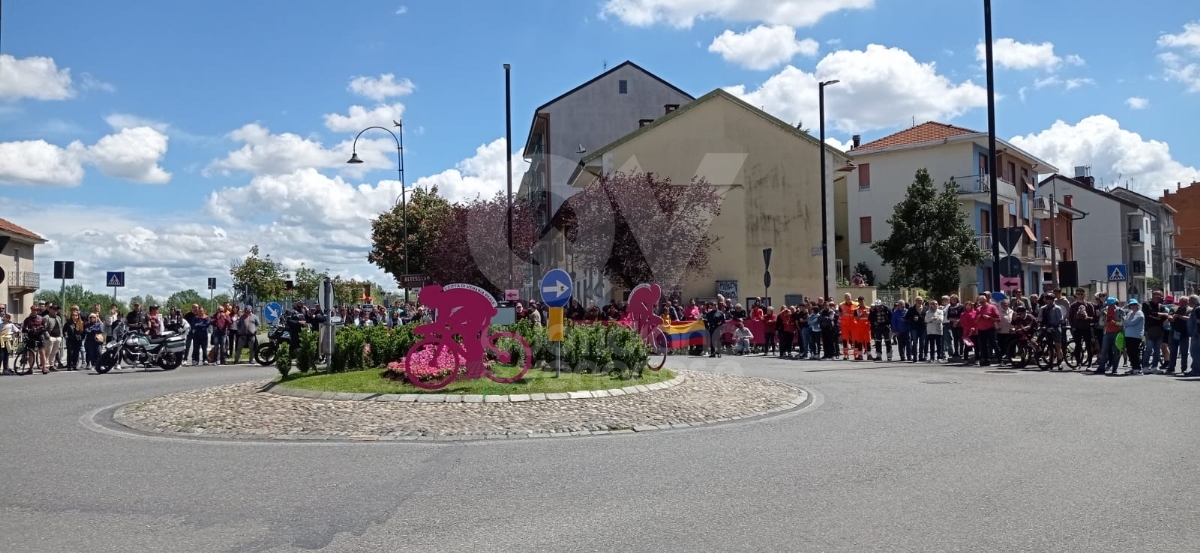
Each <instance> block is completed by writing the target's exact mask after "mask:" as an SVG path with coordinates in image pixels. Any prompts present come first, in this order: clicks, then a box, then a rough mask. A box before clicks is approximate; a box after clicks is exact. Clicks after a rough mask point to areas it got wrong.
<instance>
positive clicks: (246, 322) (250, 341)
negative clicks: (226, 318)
mask: <svg viewBox="0 0 1200 553" xmlns="http://www.w3.org/2000/svg"><path fill="white" fill-rule="evenodd" d="M259 326H260V324H259V322H258V315H255V314H254V312H253V311H251V310H250V306H246V307H245V308H244V309H242V316H241V317H238V320H237V323H236V330H235V333H236V335H237V345H236V346H235V347H234V350H233V364H234V365H237V364H238V363H241V360H242V349H243V348H250V354H249V355H248V356H247V360H248V361H251V362H253V361H254V349H255V348H256V347H257V346H258V328H259Z"/></svg>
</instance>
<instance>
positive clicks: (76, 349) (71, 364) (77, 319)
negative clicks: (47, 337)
mask: <svg viewBox="0 0 1200 553" xmlns="http://www.w3.org/2000/svg"><path fill="white" fill-rule="evenodd" d="M86 324H87V323H86V322H84V320H83V315H81V314H80V313H79V308H78V307H72V308H71V317H70V319H68V320H67V323H66V326H65V327H64V328H63V339H64V343H65V344H66V348H67V370H68V371H75V370H79V354H80V353H82V352H83V343H84V342H83V339H84V337H85V336H84V331H83V327H84V326H85V325H86ZM85 363H86V360H85Z"/></svg>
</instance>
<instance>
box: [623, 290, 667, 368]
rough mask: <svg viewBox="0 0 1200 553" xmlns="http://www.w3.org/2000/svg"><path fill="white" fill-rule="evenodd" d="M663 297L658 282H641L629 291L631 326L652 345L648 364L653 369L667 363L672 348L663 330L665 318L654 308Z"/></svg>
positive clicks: (647, 343) (647, 360)
mask: <svg viewBox="0 0 1200 553" xmlns="http://www.w3.org/2000/svg"><path fill="white" fill-rule="evenodd" d="M661 299H662V288H661V287H659V285H657V284H639V285H637V287H635V288H634V289H633V290H632V291H630V292H629V307H628V313H629V320H630V326H631V327H632V328H633V330H635V331H636V332H637V333H638V335H640V336H641V337H642V341H643V342H645V343H646V345H647V346H650V356H649V357H648V358H647V359H646V366H648V367H649V368H650V370H652V371H657V370H659V369H661V368H663V365H666V364H667V353H668V352H669V351H670V348H671V342H670V340H668V339H667V333H665V332H663V330H662V324H663V319H662V317H659V316H658V315H655V314H654V308H655V306H657V305H658V302H659V300H661Z"/></svg>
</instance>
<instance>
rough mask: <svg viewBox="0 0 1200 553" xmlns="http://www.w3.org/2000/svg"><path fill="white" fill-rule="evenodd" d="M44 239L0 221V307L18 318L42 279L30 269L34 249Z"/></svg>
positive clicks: (19, 318) (23, 312)
mask: <svg viewBox="0 0 1200 553" xmlns="http://www.w3.org/2000/svg"><path fill="white" fill-rule="evenodd" d="M45 243H46V239H45V238H42V237H41V236H38V234H37V233H35V232H33V231H31V230H29V229H26V228H24V227H21V226H19V225H17V224H15V223H12V222H10V221H8V220H7V219H0V307H4V308H5V309H6V310H8V312H9V313H14V314H18V315H20V317H18V318H16V319H15V320H16V321H20V320H21V319H22V318H23V316H24V314H25V313H26V312H27V311H29V306H30V305H32V303H33V294H34V293H35V292H37V291H38V287H39V286H40V285H41V278H40V275H38V273H37V272H35V271H34V270H33V248H34V246H37V245H39V244H45Z"/></svg>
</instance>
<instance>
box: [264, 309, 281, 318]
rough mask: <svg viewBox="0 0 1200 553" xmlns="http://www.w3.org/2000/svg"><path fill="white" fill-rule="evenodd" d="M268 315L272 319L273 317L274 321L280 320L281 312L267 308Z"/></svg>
mask: <svg viewBox="0 0 1200 553" xmlns="http://www.w3.org/2000/svg"><path fill="white" fill-rule="evenodd" d="M267 313H268V314H269V315H270V317H271V318H272V319H278V318H279V311H276V310H274V309H271V308H270V307H268V308H267Z"/></svg>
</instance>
